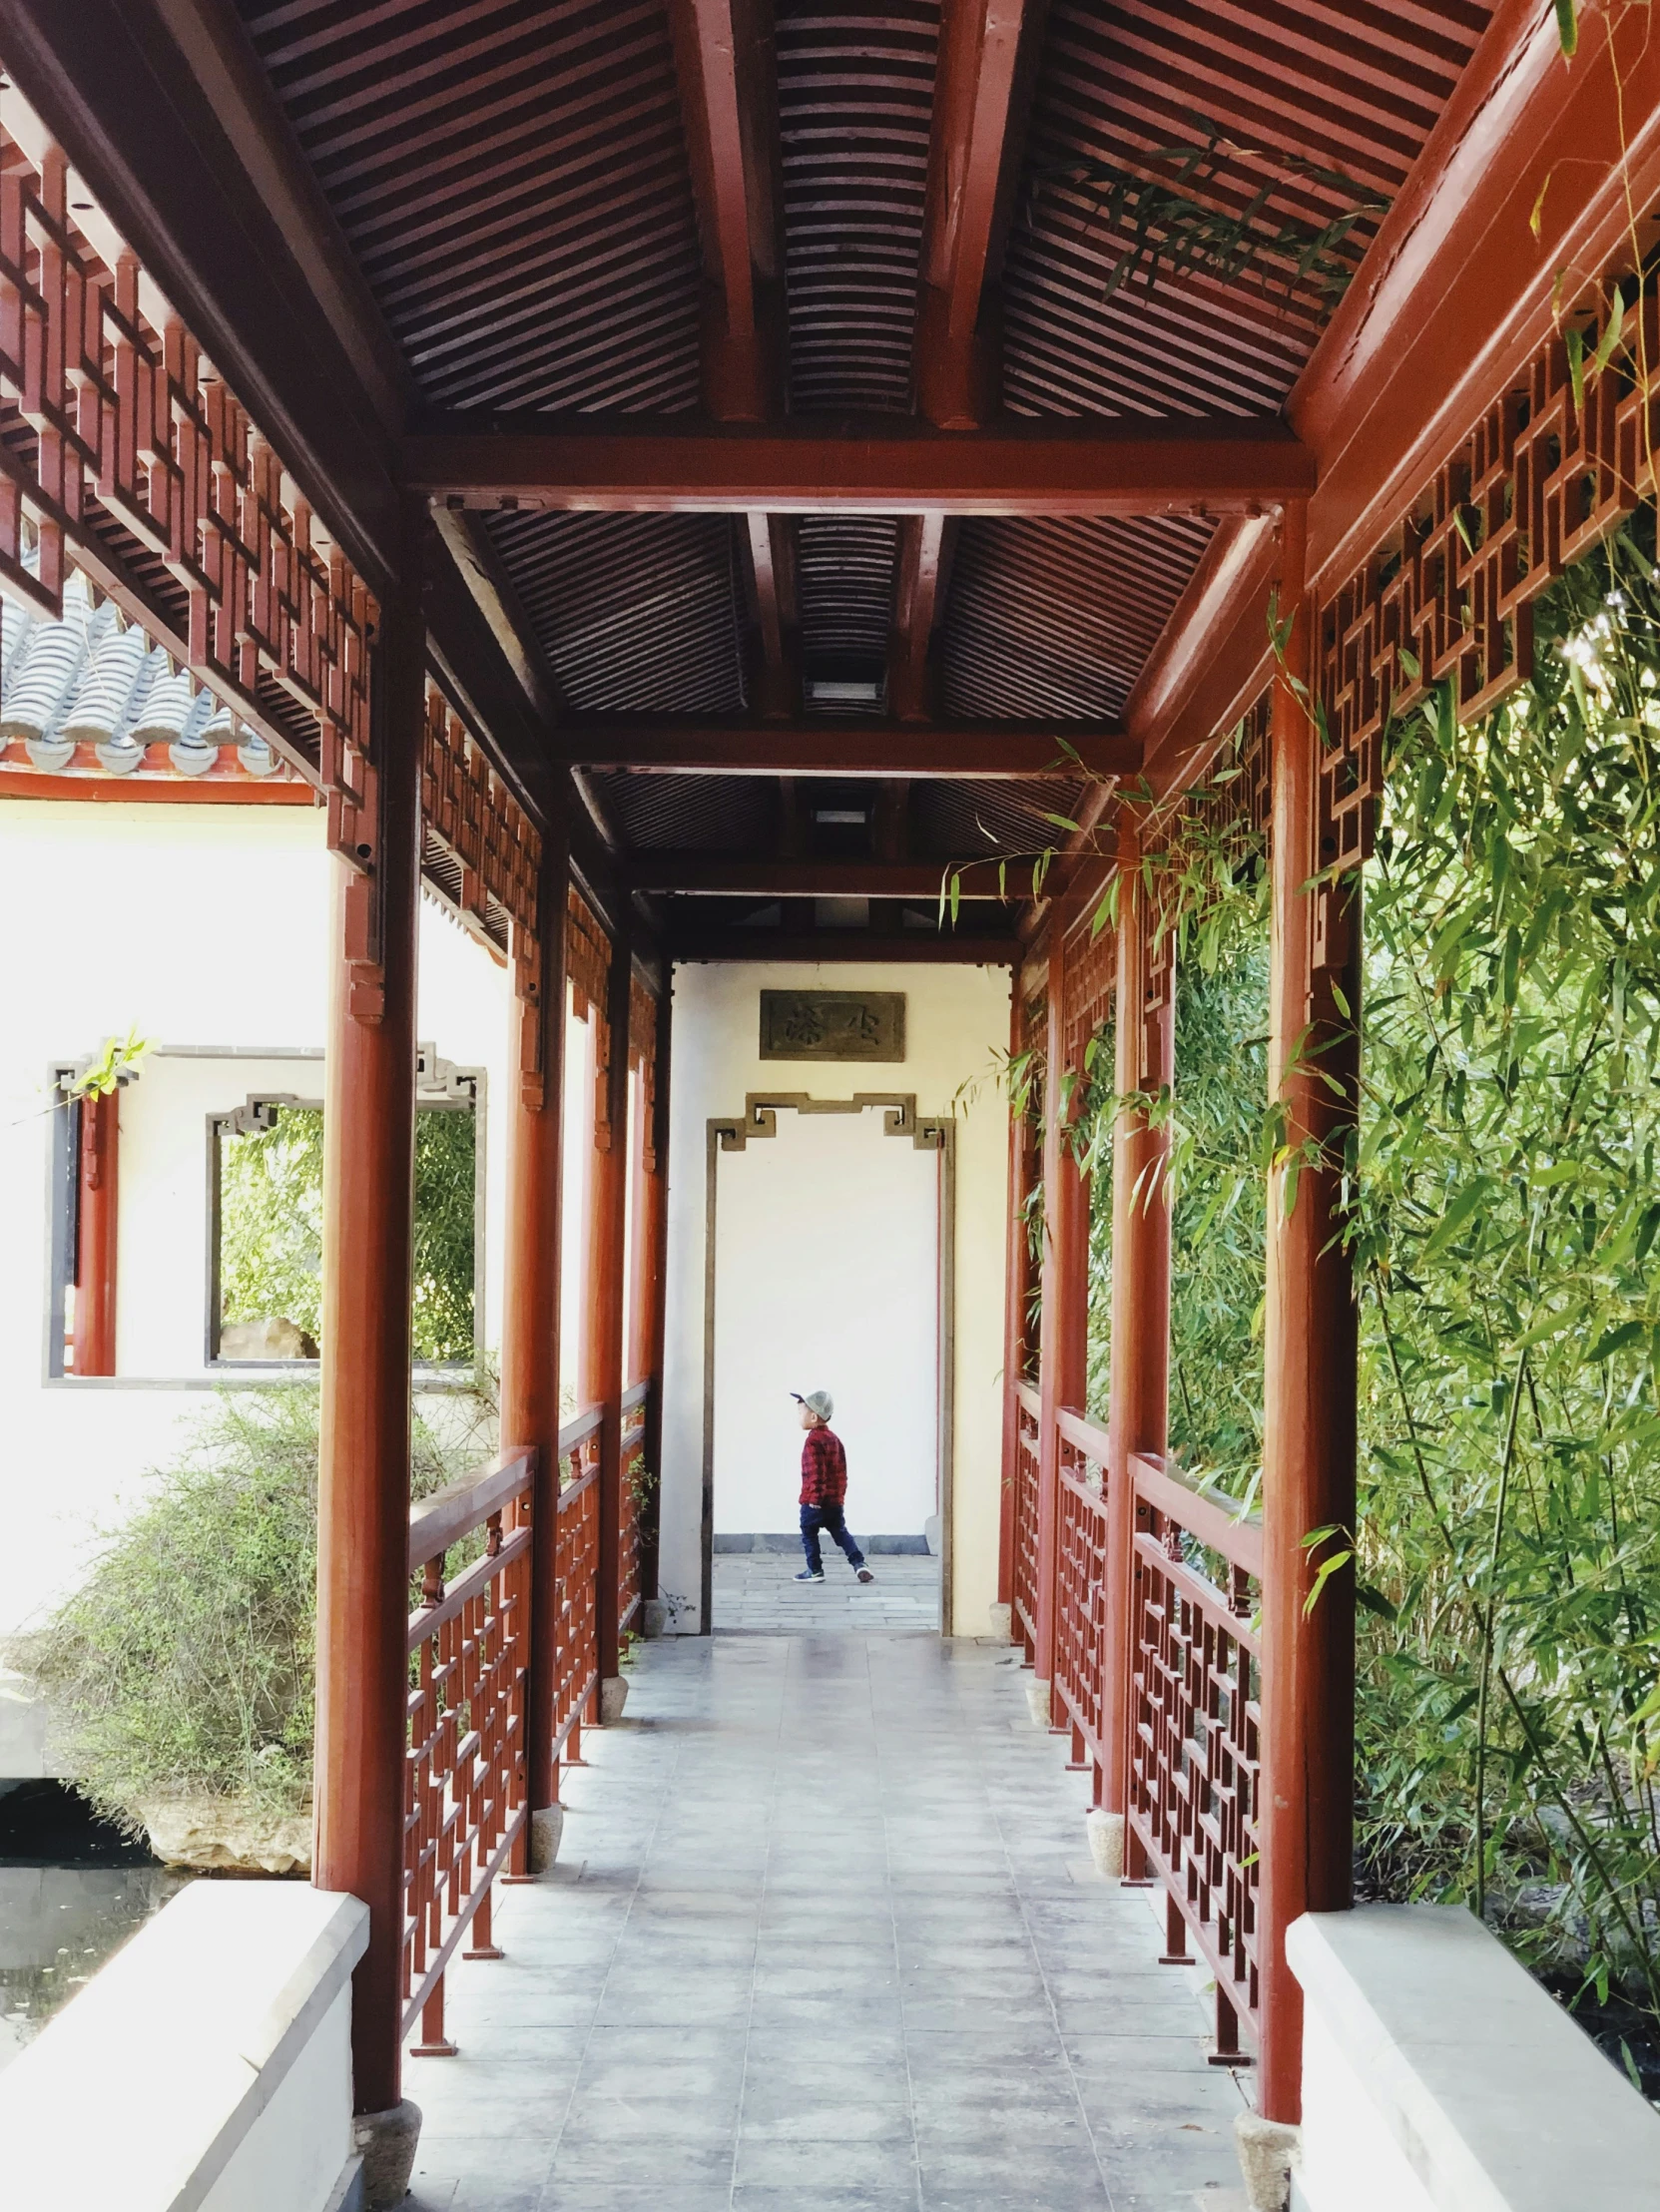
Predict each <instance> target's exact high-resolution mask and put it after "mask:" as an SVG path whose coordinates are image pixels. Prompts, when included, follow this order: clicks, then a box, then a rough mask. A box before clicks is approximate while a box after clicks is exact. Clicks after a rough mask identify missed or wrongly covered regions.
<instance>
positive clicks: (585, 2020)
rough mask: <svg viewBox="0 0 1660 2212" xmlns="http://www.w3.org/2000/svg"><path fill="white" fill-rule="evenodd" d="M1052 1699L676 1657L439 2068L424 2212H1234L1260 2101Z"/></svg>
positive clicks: (617, 1734) (1007, 1661) (810, 1665)
mask: <svg viewBox="0 0 1660 2212" xmlns="http://www.w3.org/2000/svg"><path fill="white" fill-rule="evenodd" d="M906 1563H907V1564H908V1562H906ZM791 1594H792V1595H797V1594H799V1593H796V1592H794V1591H792V1593H791ZM807 1594H809V1595H811V1596H813V1597H817V1596H819V1595H820V1593H819V1592H817V1591H814V1592H811V1593H807ZM1026 1679H1027V1677H1026V1676H1025V1675H1024V1674H1023V1673H1022V1672H1021V1671H1020V1670H1019V1669H1018V1668H1017V1666H1016V1665H1015V1664H1014V1662H1013V1659H1012V1657H1011V1655H1010V1654H1009V1653H1008V1652H1007V1651H1006V1649H1004V1648H1002V1647H1000V1646H998V1645H995V1644H993V1643H990V1642H977V1643H975V1642H967V1641H964V1640H961V1639H958V1640H955V1641H952V1642H944V1641H942V1640H940V1639H939V1638H938V1637H932V1636H920V1635H887V1634H880V1633H870V1634H851V1635H849V1634H826V1633H822V1632H819V1631H818V1629H817V1624H815V1628H814V1629H813V1630H810V1631H809V1632H807V1633H803V1634H797V1635H792V1636H759V1635H750V1636H728V1635H723V1634H720V1633H717V1634H716V1636H715V1637H713V1638H712V1639H698V1640H692V1639H687V1638H680V1639H676V1640H674V1641H672V1642H665V1643H654V1644H652V1645H649V1646H648V1647H647V1648H646V1650H645V1651H644V1653H643V1655H642V1657H641V1660H640V1663H639V1665H638V1667H637V1668H636V1670H635V1673H634V1679H633V1686H632V1691H631V1695H630V1700H629V1707H628V1712H627V1715H626V1717H625V1719H624V1721H623V1723H622V1725H621V1726H620V1727H618V1728H614V1729H607V1730H605V1731H603V1732H602V1733H600V1734H598V1735H595V1736H591V1737H587V1738H585V1739H584V1741H585V1744H586V1745H587V1757H588V1760H589V1762H590V1763H589V1764H588V1765H587V1766H586V1767H584V1768H581V1769H578V1770H576V1771H570V1770H567V1774H566V1778H565V1782H564V1789H563V1795H564V1800H565V1808H566V1811H565V1833H564V1839H563V1843H562V1847H561V1852H560V1864H559V1868H558V1870H557V1873H556V1875H555V1877H554V1878H553V1879H552V1880H551V1881H549V1882H547V1883H544V1884H538V1885H532V1886H529V1887H526V1888H523V1889H515V1890H512V1891H511V1892H509V1893H508V1896H507V1899H506V1902H505V1904H504V1905H503V1907H502V1909H501V1911H500V1913H499V1914H498V1917H497V1921H496V1931H497V1935H498V1938H499V1940H500V1942H501V1943H502V1945H503V1947H504V1949H505V1951H506V1953H507V1955H506V1956H505V1957H504V1958H502V1959H500V1960H496V1961H491V1962H489V1963H477V1964H473V1965H469V1966H468V1967H467V1969H466V1970H465V1972H463V1973H461V1974H458V1975H457V1976H456V1977H455V1979H454V1982H453V1984H452V1995H451V2000H450V2006H449V2015H448V2017H449V2022H450V2027H451V2031H452V2032H453V2033H454V2035H455V2038H456V2040H457V2042H458V2043H459V2044H460V2046H461V2053H460V2056H459V2057H457V2058H454V2059H450V2060H446V2061H444V2062H442V2063H438V2062H433V2063H431V2064H428V2065H423V2066H420V2067H417V2068H415V2069H413V2072H412V2078H411V2088H412V2091H413V2093H414V2095H415V2096H416V2097H417V2098H418V2099H419V2101H420V2104H421V2107H422V2110H423V2112H424V2115H425V2120H424V2125H423V2128H422V2131H421V2142H420V2148H419V2152H418V2154H417V2162H416V2171H415V2176H414V2199H413V2204H412V2206H411V2212H416V2208H417V2207H418V2212H646V2208H647V2207H648V2206H662V2207H664V2208H665V2212H727V2208H729V2207H732V2208H735V2212H854V2208H857V2212H1005V2208H1007V2212H1015V2208H1024V2212H1030V2208H1034V2207H1039V2206H1041V2207H1042V2208H1043V2212H1085V2208H1091V2212H1093V2208H1097V2207H1099V2208H1101V2212H1106V2208H1108V2207H1111V2208H1112V2212H1193V2208H1194V2207H1201V2208H1203V2212H1234V2208H1235V2207H1237V2206H1240V2205H1242V2204H1243V2202H1244V2199H1243V2197H1242V2195H1241V2194H1240V2184H1239V2168H1238V2163H1237V2160H1236V2158H1235V2154H1234V2140H1233V2120H1234V2115H1235V2114H1236V2113H1237V2112H1239V2111H1240V2110H1241V2109H1242V2104H1241V2095H1240V2090H1239V2087H1238V2086H1237V2085H1236V2084H1237V2077H1236V2075H1235V2074H1234V2073H1233V2072H1231V2071H1230V2070H1228V2069H1220V2068H1217V2067H1214V2066H1211V2065H1209V2064H1207V2061H1206V2052H1207V2048H1208V2043H1207V2024H1208V2023H1207V2016H1206V2013H1205V2010H1204V2009H1203V2007H1202V2005H1201V2003H1200V2001H1199V1998H1198V1995H1197V1992H1196V1990H1195V1988H1194V1987H1193V1985H1192V1976H1193V1972H1194V1969H1192V1968H1183V1967H1178V1966H1168V1965H1160V1964H1159V1962H1158V1957H1157V1937H1156V1934H1155V1932H1154V1929H1153V1924H1152V1920H1151V1918H1150V1915H1149V1912H1148V1895H1149V1893H1147V1892H1146V1891H1138V1890H1130V1889H1125V1888H1122V1887H1120V1886H1119V1885H1117V1884H1115V1883H1109V1882H1106V1881H1104V1880H1103V1879H1102V1878H1101V1877H1100V1876H1099V1875H1098V1874H1097V1873H1096V1872H1095V1869H1094V1867H1093V1864H1092V1863H1091V1861H1090V1859H1089V1856H1088V1852H1087V1849H1086V1846H1085V1841H1084V1826H1083V1818H1082V1813H1083V1807H1084V1804H1085V1802H1086V1798H1087V1791H1086V1790H1085V1789H1084V1788H1083V1787H1082V1784H1081V1778H1080V1777H1079V1776H1078V1775H1076V1774H1068V1773H1067V1772H1066V1771H1065V1765H1064V1758H1063V1746H1062V1745H1061V1744H1060V1743H1059V1742H1058V1741H1056V1740H1054V1739H1051V1738H1048V1737H1045V1736H1043V1735H1040V1734H1039V1733H1038V1732H1037V1731H1035V1730H1034V1729H1033V1728H1032V1725H1031V1722H1030V1719H1029V1717H1028V1713H1027V1707H1026V1698H1025V1694H1024V1687H1023V1685H1024V1682H1025V1680H1026Z"/></svg>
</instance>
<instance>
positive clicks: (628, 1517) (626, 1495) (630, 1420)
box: [617, 1405, 646, 1630]
mask: <svg viewBox="0 0 1660 2212" xmlns="http://www.w3.org/2000/svg"><path fill="white" fill-rule="evenodd" d="M645 1476H646V1416H645V1411H644V1408H643V1407H642V1406H638V1405H636V1406H631V1407H629V1408H627V1409H626V1410H625V1411H624V1413H623V1434H622V1481H623V1496H622V1510H621V1513H620V1515H619V1518H618V1523H617V1626H618V1628H619V1629H622V1630H627V1629H628V1628H629V1627H630V1626H631V1624H632V1623H633V1620H634V1617H635V1615H636V1613H638V1612H639V1610H640V1551H641V1536H642V1529H641V1491H642V1485H643V1483H644V1481H645Z"/></svg>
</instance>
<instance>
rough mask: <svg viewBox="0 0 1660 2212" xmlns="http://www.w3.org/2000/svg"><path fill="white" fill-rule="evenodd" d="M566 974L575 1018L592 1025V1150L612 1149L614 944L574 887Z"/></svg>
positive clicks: (568, 907)
mask: <svg viewBox="0 0 1660 2212" xmlns="http://www.w3.org/2000/svg"><path fill="white" fill-rule="evenodd" d="M565 973H566V974H567V975H568V976H569V978H570V984H571V998H572V1002H573V1004H574V1005H575V1008H576V1011H577V1014H578V1016H579V1018H580V1019H582V1020H584V1021H591V1022H592V1023H593V1024H594V1047H595V1049H594V1149H595V1151H596V1152H608V1151H609V1150H610V1149H611V1082H610V1075H611V1020H610V1015H609V1013H608V1011H607V1008H608V1007H609V1005H610V990H611V940H610V938H609V937H608V936H607V935H606V933H605V931H604V930H603V929H602V928H601V927H600V924H599V920H598V918H597V916H596V915H595V913H594V909H593V908H592V907H591V906H590V905H589V903H588V901H587V900H586V899H585V898H584V897H583V895H582V893H581V892H580V891H579V890H578V889H577V888H576V886H575V885H574V884H573V885H572V886H571V891H570V897H569V900H568V902H567V905H566V911H565Z"/></svg>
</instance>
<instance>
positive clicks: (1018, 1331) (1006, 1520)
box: [997, 968, 1031, 1642]
mask: <svg viewBox="0 0 1660 2212" xmlns="http://www.w3.org/2000/svg"><path fill="white" fill-rule="evenodd" d="M1020 1013H1021V988H1020V970H1019V969H1018V968H1016V969H1015V971H1014V987H1013V989H1012V991H1011V992H1010V994H1009V1059H1010V1060H1011V1061H1012V1060H1013V1059H1014V1058H1015V1056H1016V1055H1017V1054H1018V1052H1019V1050H1020V1038H1021V1019H1020ZM1030 1175H1031V1144H1030V1138H1029V1135H1028V1129H1027V1122H1026V1117H1025V1115H1024V1114H1017V1113H1016V1112H1015V1111H1014V1107H1013V1102H1012V1101H1011V1102H1010V1106H1009V1170H1008V1220H1007V1223H1006V1225H1005V1226H1006V1231H1007V1238H1008V1245H1007V1252H1006V1256H1005V1262H1004V1289H1003V1298H1004V1312H1003V1488H1002V1494H1001V1497H1000V1500H999V1505H998V1513H997V1603H998V1604H999V1605H1006V1606H1008V1607H1009V1637H1010V1640H1011V1642H1018V1641H1019V1637H1018V1633H1017V1631H1016V1628H1015V1622H1014V1612H1013V1607H1014V1506H1015V1496H1016V1492H1017V1490H1018V1487H1019V1482H1020V1400H1019V1398H1018V1397H1017V1396H1016V1394H1015V1391H1016V1387H1017V1385H1018V1383H1019V1382H1020V1378H1021V1376H1022V1375H1023V1374H1024V1372H1025V1366H1026V1299H1027V1294H1028V1292H1029V1289H1030V1284H1031V1275H1030V1270H1029V1268H1028V1266H1027V1249H1026V1223H1025V1218H1024V1214H1025V1204H1026V1194H1027V1192H1028V1191H1029V1189H1030V1187H1031V1183H1030Z"/></svg>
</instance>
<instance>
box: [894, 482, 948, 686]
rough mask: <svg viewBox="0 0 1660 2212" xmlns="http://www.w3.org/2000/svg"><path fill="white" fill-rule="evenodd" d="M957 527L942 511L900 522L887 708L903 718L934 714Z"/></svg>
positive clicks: (895, 562)
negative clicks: (950, 544)
mask: <svg viewBox="0 0 1660 2212" xmlns="http://www.w3.org/2000/svg"><path fill="white" fill-rule="evenodd" d="M954 527H955V525H954V524H953V523H951V522H949V521H947V519H946V517H945V516H944V515H942V514H940V513H938V512H937V511H935V512H933V513H931V514H922V515H906V516H905V517H904V518H903V520H902V521H901V522H900V524H899V549H898V554H897V557H896V559H895V561H894V575H893V628H892V630H891V631H890V633H889V635H888V640H887V711H888V713H889V714H890V715H892V716H894V717H895V719H896V720H898V721H900V722H915V723H926V722H928V721H929V720H930V719H931V718H932V715H933V712H934V704H935V703H934V698H933V691H934V686H933V683H932V681H931V678H932V670H931V666H930V662H929V649H930V647H931V645H932V643H933V632H934V625H935V623H936V622H937V621H938V619H939V616H940V613H941V612H942V610H943V606H944V596H945V595H944V592H943V590H942V588H941V586H942V584H943V580H944V570H945V541H946V532H947V530H950V529H953V528H954Z"/></svg>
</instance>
